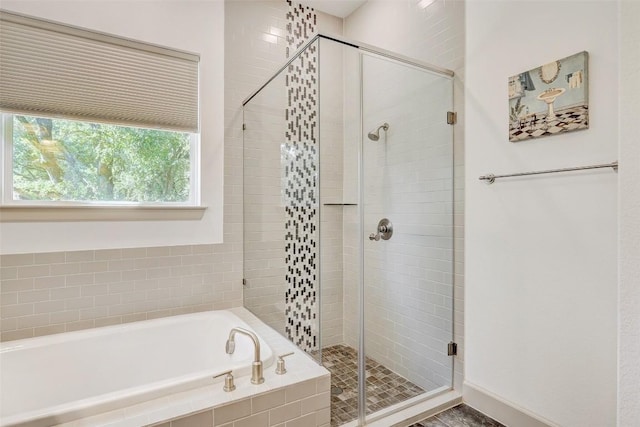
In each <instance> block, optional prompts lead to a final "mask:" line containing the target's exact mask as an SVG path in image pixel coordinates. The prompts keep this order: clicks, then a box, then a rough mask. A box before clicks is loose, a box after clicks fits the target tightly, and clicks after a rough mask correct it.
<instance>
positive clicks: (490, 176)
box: [479, 161, 618, 184]
mask: <svg viewBox="0 0 640 427" xmlns="http://www.w3.org/2000/svg"><path fill="white" fill-rule="evenodd" d="M602 168H612V169H613V170H614V171H618V162H617V161H616V162H612V163H603V164H600V165H591V166H578V167H575V168H562V169H549V170H544V171H535V172H521V173H510V174H507V175H494V174H492V173H490V174H487V175H482V176H481V177H480V178H479V179H480V181H485V182H486V183H487V184H493V183H494V182H495V181H496V179H498V178H510V177H514V176H527V175H542V174H545V173H556V172H573V171H582V170H587V169H602Z"/></svg>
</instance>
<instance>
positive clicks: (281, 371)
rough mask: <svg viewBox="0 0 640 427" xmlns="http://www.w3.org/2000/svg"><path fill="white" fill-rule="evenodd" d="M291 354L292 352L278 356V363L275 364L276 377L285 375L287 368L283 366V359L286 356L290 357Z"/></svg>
mask: <svg viewBox="0 0 640 427" xmlns="http://www.w3.org/2000/svg"><path fill="white" fill-rule="evenodd" d="M292 354H293V351H292V352H291V353H285V354H281V355H280V356H278V363H276V365H277V366H276V374H278V375H282V374H286V373H287V368H285V366H284V358H285V357H287V356H291V355H292Z"/></svg>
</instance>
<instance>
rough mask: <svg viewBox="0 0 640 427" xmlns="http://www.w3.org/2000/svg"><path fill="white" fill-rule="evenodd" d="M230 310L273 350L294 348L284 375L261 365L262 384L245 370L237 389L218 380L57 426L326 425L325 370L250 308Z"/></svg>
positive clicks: (327, 425) (327, 406) (211, 426)
mask: <svg viewBox="0 0 640 427" xmlns="http://www.w3.org/2000/svg"><path fill="white" fill-rule="evenodd" d="M229 311H230V312H231V313H233V314H235V315H237V316H238V317H239V318H240V319H241V320H243V321H244V322H245V323H247V325H249V327H250V328H251V329H253V330H254V331H255V332H256V333H257V334H258V336H260V338H261V339H263V340H264V341H265V342H266V343H267V344H268V345H269V346H270V347H271V349H272V350H273V353H274V354H275V355H278V354H284V353H288V352H290V351H294V352H295V354H294V355H293V356H290V357H288V358H287V371H288V372H287V373H286V374H284V375H277V374H275V364H274V365H272V366H271V367H269V368H268V369H265V371H264V378H265V382H264V383H263V384H260V385H253V384H251V383H250V375H243V376H239V377H236V378H235V384H236V390H234V391H233V392H230V393H228V392H224V391H223V390H222V383H221V382H216V383H215V384H211V385H207V386H205V387H199V388H195V389H192V390H188V391H184V392H180V393H175V394H172V395H170V396H166V397H163V398H158V399H153V400H151V401H148V402H145V403H140V404H135V405H132V406H129V407H126V408H123V409H119V410H114V411H109V412H105V413H102V414H99V415H95V416H92V417H87V418H83V419H80V420H77V421H71V422H68V423H64V424H61V425H60V426H61V427H80V426H87V425H91V426H109V427H125V426H132V425H135V426H163V427H166V426H168V425H169V426H174V427H175V426H181V427H200V426H207V427H213V426H216V427H219V426H224V427H229V426H233V427H247V426H256V427H268V426H276V425H277V426H280V425H282V426H285V425H289V426H298V425H301V426H304V427H314V426H315V427H329V416H330V415H329V387H330V377H329V372H328V371H327V370H326V369H325V368H323V367H322V366H319V365H318V363H317V362H315V361H314V360H313V359H311V358H310V357H309V356H308V355H307V354H305V353H304V352H303V351H301V350H300V349H298V348H297V347H295V346H294V345H293V344H292V343H291V342H290V341H289V340H287V339H286V338H284V337H283V336H282V335H280V334H279V333H278V332H276V331H275V330H273V329H272V328H270V327H268V326H266V325H265V324H264V323H262V322H261V321H260V320H259V319H258V318H257V317H256V316H254V315H253V314H251V313H250V312H249V311H248V310H246V309H244V308H242V307H237V308H232V309H230V310H229ZM265 420H268V422H266V423H265Z"/></svg>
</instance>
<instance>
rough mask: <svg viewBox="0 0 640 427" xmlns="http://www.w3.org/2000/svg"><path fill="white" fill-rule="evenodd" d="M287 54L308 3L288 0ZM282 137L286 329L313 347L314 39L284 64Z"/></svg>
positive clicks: (302, 34) (311, 22)
mask: <svg viewBox="0 0 640 427" xmlns="http://www.w3.org/2000/svg"><path fill="white" fill-rule="evenodd" d="M287 3H288V5H289V9H288V12H287V45H288V46H287V57H289V55H290V54H292V53H293V52H294V51H295V50H296V49H297V48H299V47H300V46H301V45H302V44H304V42H305V41H306V40H307V39H308V38H309V37H310V36H311V35H312V34H314V33H315V30H316V13H315V11H314V10H313V8H310V7H306V6H302V5H300V4H295V3H292V2H291V1H288V2H287ZM285 79H286V80H285V86H286V90H287V108H286V111H285V120H286V125H287V128H286V131H285V143H284V144H283V146H282V152H281V161H282V166H283V167H282V170H283V174H284V176H283V199H284V206H285V215H286V222H285V264H286V267H287V271H286V281H287V290H286V292H285V318H286V325H285V332H286V334H287V336H288V337H289V338H290V339H291V340H292V341H293V342H294V343H295V344H296V345H298V346H299V347H300V348H302V349H303V350H306V351H313V350H316V349H317V348H318V345H319V340H318V329H319V324H318V323H319V316H318V311H319V306H318V291H319V290H318V285H317V281H318V250H319V247H318V238H319V236H318V226H317V224H318V219H319V215H318V185H319V182H318V161H319V160H318V117H317V114H318V45H317V43H314V44H313V45H311V46H309V48H307V49H306V50H305V51H304V52H303V53H302V54H301V55H300V56H299V57H298V58H297V59H296V60H295V61H293V63H291V64H290V65H289V67H288V69H287V72H286V76H285Z"/></svg>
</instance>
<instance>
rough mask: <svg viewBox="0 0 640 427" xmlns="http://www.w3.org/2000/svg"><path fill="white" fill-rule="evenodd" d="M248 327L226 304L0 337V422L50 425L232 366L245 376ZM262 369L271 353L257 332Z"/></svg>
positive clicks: (183, 386)
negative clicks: (230, 349) (231, 348)
mask: <svg viewBox="0 0 640 427" xmlns="http://www.w3.org/2000/svg"><path fill="white" fill-rule="evenodd" d="M237 326H240V327H243V328H247V329H250V330H252V329H251V328H250V327H249V326H247V324H246V323H245V322H244V321H242V320H241V319H240V318H239V317H238V316H236V315H235V314H234V313H231V312H229V311H209V312H203V313H196V314H188V315H182V316H174V317H167V318H161V319H155V320H147V321H141V322H135V323H128V324H124V325H117V326H108V327H103V328H95V329H90V330H83V331H77V332H70V333H65V334H58V335H49V336H45V337H40V338H30V339H24V340H18V341H8V342H5V343H1V344H0V369H1V371H0V395H1V401H0V425H1V426H12V425H29V426H50V425H55V424H57V423H61V422H66V421H70V420H74V419H78V418H81V417H86V416H88V415H92V414H97V413H100V412H104V411H111V410H114V409H117V408H121V407H125V406H128V405H132V404H135V403H139V402H143V401H147V400H150V399H155V398H158V397H161V396H166V395H168V394H171V393H176V392H179V391H182V390H187V389H191V388H195V387H201V386H205V385H208V384H212V383H214V382H222V378H216V379H215V380H214V379H213V378H212V377H213V376H214V375H217V374H219V373H221V372H224V371H227V370H233V373H234V376H235V377H236V378H237V377H241V376H244V375H250V373H251V363H252V362H253V356H254V349H253V343H252V342H251V340H250V339H249V338H248V337H246V336H244V335H241V334H236V337H235V341H236V348H235V352H234V354H232V355H228V354H226V353H225V350H224V349H225V342H226V340H227V337H228V335H229V331H230V330H231V328H234V327H237ZM260 349H261V359H262V361H263V363H264V366H265V368H266V367H268V366H269V365H271V364H272V363H273V359H274V357H273V352H272V350H271V348H270V347H269V346H268V345H267V343H266V342H264V340H263V339H262V338H260Z"/></svg>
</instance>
